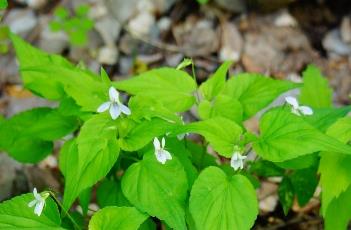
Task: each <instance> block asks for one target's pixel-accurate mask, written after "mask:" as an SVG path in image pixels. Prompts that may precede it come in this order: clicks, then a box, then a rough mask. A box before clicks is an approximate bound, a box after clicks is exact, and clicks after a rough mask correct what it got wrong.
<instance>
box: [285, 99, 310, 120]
mask: <svg viewBox="0 0 351 230" xmlns="http://www.w3.org/2000/svg"><path fill="white" fill-rule="evenodd" d="M285 101H286V102H287V103H288V104H289V105H291V112H292V113H293V114H296V115H297V116H301V115H312V114H313V110H312V109H311V108H310V107H308V106H300V105H299V102H298V101H297V100H296V98H294V97H286V98H285Z"/></svg>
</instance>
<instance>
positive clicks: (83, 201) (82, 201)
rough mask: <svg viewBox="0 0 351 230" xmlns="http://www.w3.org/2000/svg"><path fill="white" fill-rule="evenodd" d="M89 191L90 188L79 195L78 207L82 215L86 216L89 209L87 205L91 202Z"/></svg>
mask: <svg viewBox="0 0 351 230" xmlns="http://www.w3.org/2000/svg"><path fill="white" fill-rule="evenodd" d="M91 190H92V188H91V187H89V188H86V189H84V190H83V191H82V192H81V193H80V194H79V205H80V207H81V208H82V211H83V215H84V216H86V215H87V213H88V209H89V204H90V200H91Z"/></svg>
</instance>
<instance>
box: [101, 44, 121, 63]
mask: <svg viewBox="0 0 351 230" xmlns="http://www.w3.org/2000/svg"><path fill="white" fill-rule="evenodd" d="M118 54H119V53H118V50H117V47H116V46H114V45H110V46H104V47H101V48H100V50H99V54H98V58H97V59H98V61H99V62H100V63H101V64H107V65H113V64H115V63H116V62H117V59H118Z"/></svg>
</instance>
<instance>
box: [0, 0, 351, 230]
mask: <svg viewBox="0 0 351 230" xmlns="http://www.w3.org/2000/svg"><path fill="white" fill-rule="evenodd" d="M80 4H88V5H89V6H90V11H89V14H88V16H89V18H91V19H92V20H93V21H94V28H93V29H92V30H90V31H89V33H88V42H87V44H85V45H84V46H75V45H72V44H71V43H70V42H69V38H68V36H67V34H65V33H64V32H52V31H51V29H50V27H49V22H50V21H52V20H53V18H54V17H55V16H54V14H53V12H54V10H55V8H56V7H58V6H64V7H66V8H67V9H70V10H71V11H73V9H75V8H76V7H77V6H79V5H80ZM2 24H5V25H8V26H9V28H10V29H11V31H13V32H15V33H17V34H19V35H21V36H22V37H24V38H25V39H26V40H27V41H29V42H31V43H32V44H34V45H35V46H37V47H39V48H41V49H43V50H45V51H47V52H50V53H57V54H62V55H64V56H66V57H67V58H68V59H70V60H71V61H72V62H75V63H78V62H80V61H83V62H84V64H85V65H86V66H87V67H89V68H90V69H92V70H93V71H96V72H98V71H99V70H100V67H101V66H103V67H104V68H105V69H106V71H107V72H108V74H109V75H110V76H111V78H112V79H122V78H126V77H128V76H131V75H135V74H137V73H140V72H143V71H145V70H148V69H150V68H154V67H159V66H176V65H177V64H178V63H179V62H181V61H182V60H183V58H184V57H192V58H193V60H194V62H195V64H196V72H197V78H198V79H197V80H198V81H199V82H202V81H204V80H206V78H207V77H208V76H209V75H210V73H212V72H213V71H214V70H215V69H216V68H217V67H218V65H219V64H220V63H221V62H222V61H224V60H228V59H229V60H233V61H234V65H233V67H232V68H231V70H230V72H231V73H232V74H234V73H237V72H242V71H247V72H259V73H264V74H267V75H270V76H273V77H275V78H279V79H290V80H292V81H296V82H300V81H301V72H302V70H303V69H304V68H305V67H306V65H308V64H310V63H314V64H315V65H317V66H319V67H320V68H321V69H322V71H323V73H324V74H325V76H327V77H328V78H329V80H330V84H331V86H332V87H333V88H334V92H335V94H334V102H335V104H336V105H345V104H349V103H350V97H349V95H350V93H351V2H350V1H347V0H330V1H328V0H315V1H313V0H305V1H303V0H212V1H210V2H209V3H207V4H204V5H199V4H198V3H197V2H196V0H182V1H181V0H72V1H70V0H62V1H60V0H10V1H9V7H8V9H7V11H6V12H5V13H4V17H3V19H2ZM8 43H9V41H8ZM9 45H10V44H9ZM54 105H55V104H54V103H52V102H47V101H45V100H42V99H40V98H37V97H34V96H33V95H32V94H31V93H30V92H28V91H26V90H24V89H23V88H22V86H21V81H20V77H19V73H18V66H17V64H16V59H15V57H14V53H13V50H12V48H11V47H10V51H9V52H8V53H6V54H0V114H2V115H4V116H5V117H8V116H12V115H13V114H15V113H18V112H19V111H22V110H26V109H29V108H32V107H37V106H54ZM250 122H251V123H249V124H248V125H250V126H252V127H253V128H255V126H256V124H257V121H256V120H253V121H250ZM0 138H6V137H0ZM57 144H58V146H59V144H60V143H57ZM62 182H63V181H62V177H61V176H60V173H59V171H58V168H57V158H56V157H55V155H53V156H49V157H48V158H47V159H46V160H45V161H43V162H42V163H40V164H39V165H23V164H20V163H17V162H15V161H14V160H12V159H10V158H9V157H8V156H7V155H6V154H0V200H4V199H6V198H9V197H12V196H14V195H17V194H21V193H24V192H28V191H30V190H31V189H32V188H33V187H34V186H35V187H38V188H39V189H40V188H45V187H50V188H53V189H54V190H57V191H60V190H61V191H62V184H63V183H62ZM276 183H277V181H275V180H274V178H273V179H272V180H269V181H263V182H262V188H261V189H260V190H259V191H258V196H259V199H260V211H261V215H260V217H259V218H258V220H257V223H256V226H255V229H322V225H321V224H322V220H321V219H320V217H319V216H318V212H319V210H318V208H319V201H318V199H312V200H311V202H310V203H309V204H308V205H307V206H306V207H298V205H297V204H296V205H295V206H294V208H293V211H294V212H291V213H290V214H289V215H288V216H287V217H285V216H284V215H283V214H282V210H281V207H280V205H279V204H278V196H277V184H276ZM318 193H319V191H317V192H316V197H318V195H319V194H318ZM92 208H93V207H92Z"/></svg>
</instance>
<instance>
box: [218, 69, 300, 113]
mask: <svg viewBox="0 0 351 230" xmlns="http://www.w3.org/2000/svg"><path fill="white" fill-rule="evenodd" d="M296 87H298V85H297V84H294V83H292V82H288V81H280V80H273V79H271V78H268V77H265V76H263V75H259V74H249V73H243V74H238V75H236V76H233V77H232V78H230V79H229V80H228V82H227V83H226V85H225V87H224V90H223V94H225V95H227V96H229V97H231V98H233V99H236V100H238V101H239V102H240V103H241V104H242V106H243V108H244V118H245V119H247V118H249V117H251V116H253V115H255V114H256V113H257V112H258V111H260V110H261V109H263V108H265V107H266V106H267V105H269V104H270V103H271V102H272V101H273V100H274V99H276V98H277V97H278V96H279V95H280V94H282V93H284V92H285V91H288V90H290V89H293V88H296Z"/></svg>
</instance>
